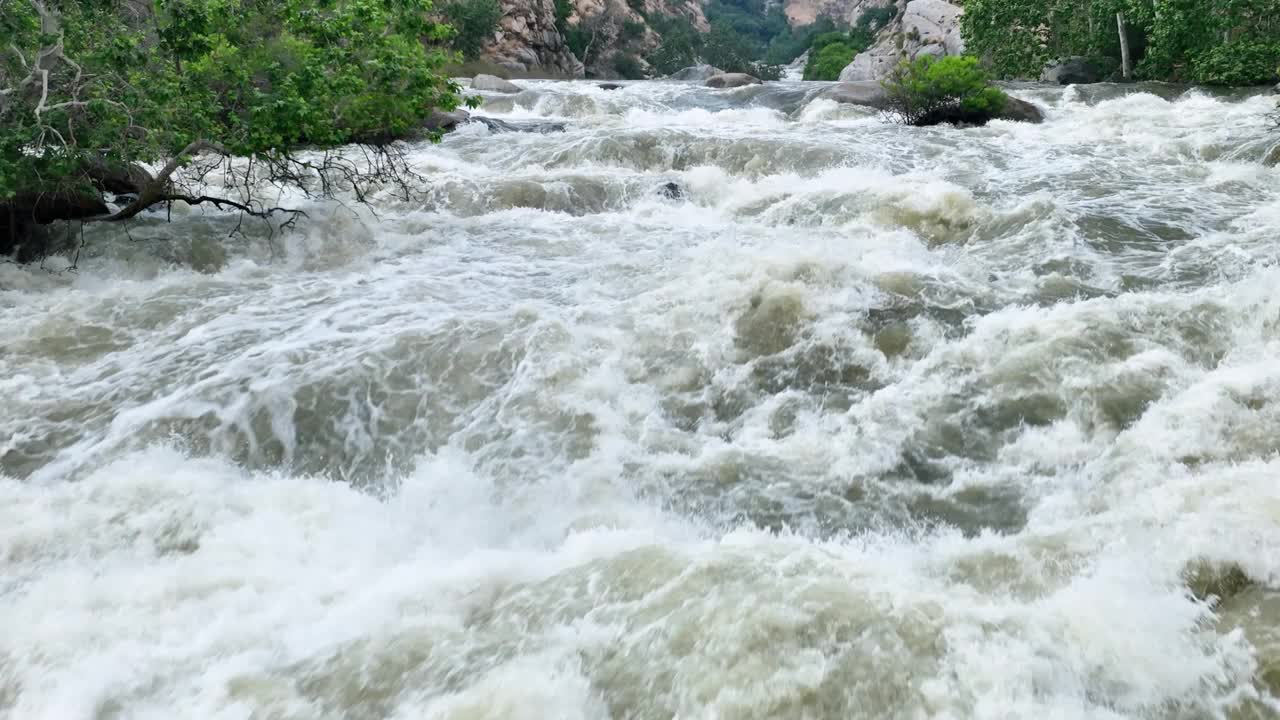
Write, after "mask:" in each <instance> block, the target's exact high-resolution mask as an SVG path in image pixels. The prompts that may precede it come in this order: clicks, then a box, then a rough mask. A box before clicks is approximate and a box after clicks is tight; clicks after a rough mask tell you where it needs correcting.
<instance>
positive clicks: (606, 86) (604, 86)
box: [596, 83, 622, 90]
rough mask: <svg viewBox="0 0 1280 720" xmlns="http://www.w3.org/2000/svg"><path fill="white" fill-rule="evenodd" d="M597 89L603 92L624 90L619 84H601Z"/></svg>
mask: <svg viewBox="0 0 1280 720" xmlns="http://www.w3.org/2000/svg"><path fill="white" fill-rule="evenodd" d="M596 87H598V88H600V89H601V90H621V89H622V86H621V85H619V84H618V83H600V84H599V85H597V86H596Z"/></svg>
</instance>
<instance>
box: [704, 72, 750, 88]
mask: <svg viewBox="0 0 1280 720" xmlns="http://www.w3.org/2000/svg"><path fill="white" fill-rule="evenodd" d="M703 84H704V85H706V86H707V87H709V88H718V89H726V88H739V87H746V86H747V85H759V84H760V78H758V77H755V76H754V75H748V74H746V73H720V74H719V75H712V76H711V77H709V78H707V81H706V82H705V83H703Z"/></svg>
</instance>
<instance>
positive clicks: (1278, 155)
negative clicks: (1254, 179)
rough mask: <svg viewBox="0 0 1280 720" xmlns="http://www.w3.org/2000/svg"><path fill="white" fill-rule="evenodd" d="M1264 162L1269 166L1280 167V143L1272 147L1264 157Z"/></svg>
mask: <svg viewBox="0 0 1280 720" xmlns="http://www.w3.org/2000/svg"><path fill="white" fill-rule="evenodd" d="M1262 164H1263V165H1266V166H1267V167H1280V143H1277V144H1276V146H1275V147H1273V148H1271V151H1270V152H1268V153H1267V156H1266V157H1264V158H1263V159H1262Z"/></svg>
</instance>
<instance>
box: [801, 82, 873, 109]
mask: <svg viewBox="0 0 1280 720" xmlns="http://www.w3.org/2000/svg"><path fill="white" fill-rule="evenodd" d="M818 97H821V98H825V99H827V100H834V101H836V102H838V103H843V104H845V105H861V106H863V107H869V108H875V109H876V110H884V109H886V108H888V107H889V95H888V93H886V92H885V91H884V87H883V86H882V85H881V84H880V83H878V82H874V81H871V80H862V81H860V82H842V83H837V84H835V85H832V86H831V87H829V88H827V89H826V90H823V91H822V93H821V94H820V95H819V96H818Z"/></svg>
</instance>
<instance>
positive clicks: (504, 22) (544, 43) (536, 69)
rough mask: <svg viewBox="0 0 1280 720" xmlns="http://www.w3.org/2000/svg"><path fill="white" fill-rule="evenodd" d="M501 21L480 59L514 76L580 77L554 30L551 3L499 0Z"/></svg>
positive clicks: (548, 0) (575, 62) (576, 62)
mask: <svg viewBox="0 0 1280 720" xmlns="http://www.w3.org/2000/svg"><path fill="white" fill-rule="evenodd" d="M500 1H501V4H502V19H501V20H499V21H498V29H497V30H495V31H494V33H493V38H492V39H491V40H489V42H488V43H486V44H485V47H484V51H483V52H482V54H481V57H482V58H484V59H485V60H488V61H490V62H494V63H497V64H498V65H501V66H503V67H505V68H507V69H508V70H512V71H515V72H517V73H522V74H523V73H529V72H532V73H537V74H546V75H559V76H567V77H582V63H581V62H580V61H579V60H578V59H577V58H575V57H574V56H573V53H572V52H570V51H569V48H568V46H567V45H566V44H565V41H564V37H563V36H562V35H561V34H560V30H559V28H557V27H556V4H555V0H500Z"/></svg>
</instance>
